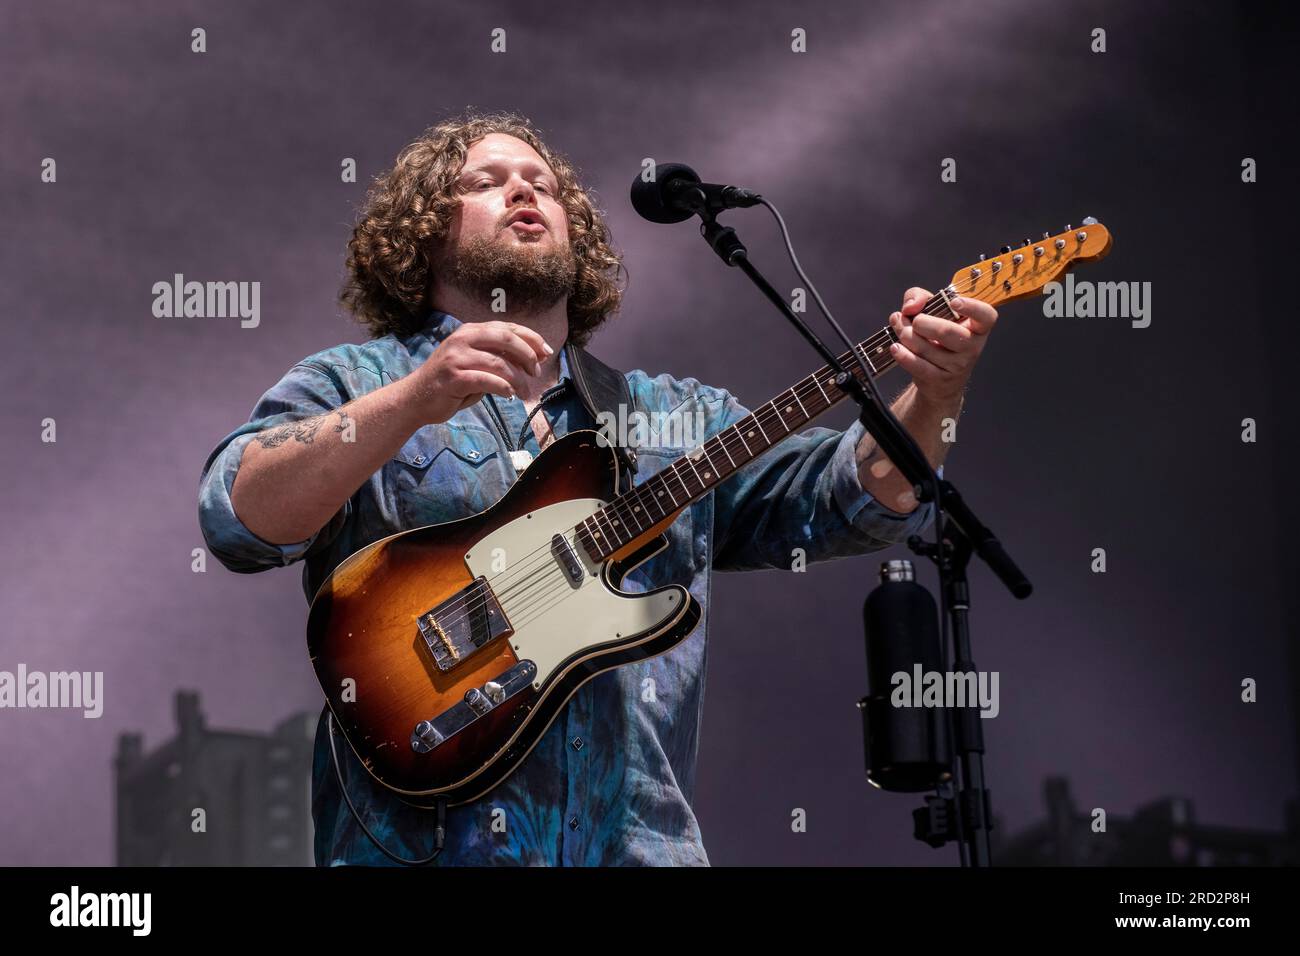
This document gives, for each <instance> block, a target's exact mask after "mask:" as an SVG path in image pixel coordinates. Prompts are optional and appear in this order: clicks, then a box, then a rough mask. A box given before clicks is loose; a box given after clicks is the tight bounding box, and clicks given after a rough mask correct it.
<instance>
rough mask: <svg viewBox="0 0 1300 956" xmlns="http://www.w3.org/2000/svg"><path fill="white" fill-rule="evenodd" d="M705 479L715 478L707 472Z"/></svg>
mask: <svg viewBox="0 0 1300 956" xmlns="http://www.w3.org/2000/svg"><path fill="white" fill-rule="evenodd" d="M704 477H705V478H712V477H713V476H712V475H711V474H709V473H708V472H707V471H706V472H705V473H704Z"/></svg>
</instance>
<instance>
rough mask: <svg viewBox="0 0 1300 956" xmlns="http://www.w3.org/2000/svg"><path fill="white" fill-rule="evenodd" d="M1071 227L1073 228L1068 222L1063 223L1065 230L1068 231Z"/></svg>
mask: <svg viewBox="0 0 1300 956" xmlns="http://www.w3.org/2000/svg"><path fill="white" fill-rule="evenodd" d="M1073 228H1074V227H1073V226H1072V225H1070V224H1069V223H1068V222H1067V223H1066V224H1065V231H1066V232H1069V231H1070V230H1071V229H1073Z"/></svg>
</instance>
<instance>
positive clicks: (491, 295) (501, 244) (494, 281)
mask: <svg viewBox="0 0 1300 956" xmlns="http://www.w3.org/2000/svg"><path fill="white" fill-rule="evenodd" d="M577 275H578V264H577V261H576V260H575V259H574V256H573V250H571V249H570V248H569V247H568V245H567V244H566V245H564V246H559V247H557V246H556V245H555V244H553V243H550V244H548V245H547V246H546V247H545V248H543V247H542V244H541V243H540V242H539V243H517V242H509V241H501V240H500V239H488V238H486V237H484V236H474V237H472V238H470V239H467V240H466V241H465V242H464V243H463V244H462V245H461V247H460V248H459V249H458V250H456V252H455V254H454V257H451V258H449V259H448V260H447V261H446V262H445V264H444V266H443V268H442V277H443V279H444V280H445V281H446V282H447V284H448V285H451V286H454V287H455V288H457V289H459V290H460V291H461V292H463V293H465V294H466V295H467V296H469V297H470V298H472V299H474V300H475V301H479V302H482V303H483V304H484V305H488V306H491V305H492V304H493V302H494V301H495V298H496V296H497V294H498V293H497V290H498V289H500V290H501V292H502V293H504V295H505V306H506V309H507V311H508V312H512V313H516V314H518V313H529V312H543V311H545V310H546V309H549V308H550V307H551V306H553V305H555V303H557V302H559V301H560V300H561V299H563V298H564V297H565V296H568V295H571V294H572V293H573V287H574V283H575V282H576V281H577Z"/></svg>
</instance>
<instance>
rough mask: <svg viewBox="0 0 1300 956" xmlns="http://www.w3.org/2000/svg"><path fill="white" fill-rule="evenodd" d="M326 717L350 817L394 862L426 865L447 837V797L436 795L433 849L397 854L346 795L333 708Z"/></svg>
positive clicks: (331, 749)
mask: <svg viewBox="0 0 1300 956" xmlns="http://www.w3.org/2000/svg"><path fill="white" fill-rule="evenodd" d="M326 719H327V720H328V721H329V726H330V759H331V761H332V762H333V763H334V775H335V777H337V778H338V781H339V792H340V793H342V794H343V799H344V800H345V801H346V802H347V805H348V809H349V810H351V811H352V817H353V819H355V820H356V821H357V826H359V827H361V830H362V832H363V833H365V835H366V836H368V837H369V838H370V842H371V843H373V844H374V845H375V846H377V847H379V850H380V852H382V853H383V854H384V856H386V857H388V858H389V859H390V860H392V861H393V862H394V863H400V864H401V865H402V866H428V865H429V864H430V863H432V862H433V861H434V860H436V859H437V858H438V855H439V854H440V853H442V850H443V842H444V841H445V840H446V839H447V798H446V797H442V796H440V797H438V825H437V826H435V827H434V828H433V845H434V851H433V852H432V853H431V854H429V855H428V856H426V857H425V858H424V859H422V860H408V859H405V858H404V857H400V856H398V855H397V854H396V853H394V852H393V851H392V850H390V849H388V847H386V846H384V845H383V844H382V843H381V842H379V838H378V837H377V836H375V835H374V833H372V832H371V831H370V827H368V826H366V823H365V821H364V820H362V819H361V814H360V813H358V812H357V808H356V806H355V805H354V804H353V803H352V798H351V797H350V796H348V788H347V785H346V784H344V783H343V768H342V767H341V766H340V765H339V755H338V751H337V750H336V749H335V748H334V711H333V710H331V711H330V712H329V714H328V715H327V716H326Z"/></svg>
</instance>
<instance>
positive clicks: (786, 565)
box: [713, 393, 943, 571]
mask: <svg viewBox="0 0 1300 956" xmlns="http://www.w3.org/2000/svg"><path fill="white" fill-rule="evenodd" d="M724 394H726V393H724ZM724 408H725V412H724V413H723V414H722V415H721V416H719V421H718V424H719V430H721V428H725V427H729V426H730V425H731V424H733V423H735V422H737V421H739V420H740V419H742V418H744V417H745V416H746V415H748V414H749V411H748V409H746V408H744V406H742V405H740V403H739V402H737V401H736V399H735V398H734V397H732V396H730V395H729V394H726V399H725V404H724ZM863 433H864V429H863V426H862V423H861V422H856V421H855V422H854V423H853V424H852V425H851V426H850V427H849V428H847V429H845V430H843V431H836V430H833V429H830V428H821V427H817V428H809V429H806V430H804V431H802V432H799V433H797V434H795V435H792V436H790V437H789V438H787V439H785V440H784V441H782V442H779V443H778V444H777V445H776V446H775V447H774V448H772V449H770V450H769V451H768V452H767V453H766V454H764V455H760V456H759V457H758V458H757V459H756V460H755V461H753V462H750V463H749V464H748V465H746V466H744V467H743V468H741V469H740V470H739V471H738V472H737V473H736V474H735V475H734V476H732V478H730V479H729V480H727V481H724V482H723V483H722V484H720V485H719V486H718V488H717V489H716V491H715V508H716V511H715V537H716V544H717V546H716V549H715V552H714V560H713V567H714V568H715V569H716V570H719V571H741V570H753V569H761V568H775V569H780V570H789V569H790V568H791V567H792V566H793V565H794V563H795V560H796V558H798V557H800V556H802V557H803V558H804V559H805V560H806V561H808V562H815V561H827V560H831V559H833V558H840V557H847V556H849V555H854V554H864V553H869V552H872V551H879V550H881V549H883V548H887V547H889V546H891V545H893V544H897V543H899V542H902V541H905V540H907V538H908V536H909V535H912V534H917V533H919V532H921V531H922V530H924V529H925V528H926V527H927V526H928V525H929V524H930V523H931V522H932V521H933V519H934V506H933V504H929V503H927V504H923V505H920V506H918V507H917V508H916V509H914V510H913V511H911V512H910V513H907V514H903V513H900V512H897V511H894V510H893V509H891V508H888V507H886V506H885V505H883V504H881V503H880V502H879V501H878V500H876V498H875V497H874V496H873V495H871V493H870V492H868V491H867V490H866V489H864V488H863V487H862V483H861V481H860V479H859V478H858V468H857V456H856V449H857V445H858V442H859V441H860V440H861V439H862V435H863ZM939 473H940V475H942V473H943V472H942V469H940V472H939ZM796 549H797V550H796Z"/></svg>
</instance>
